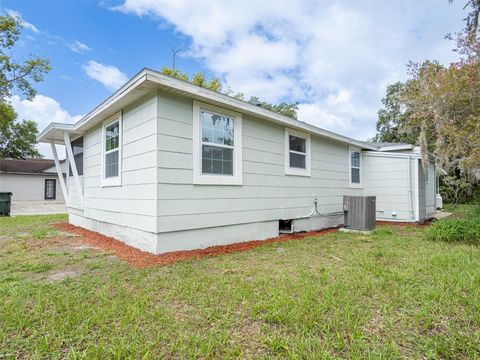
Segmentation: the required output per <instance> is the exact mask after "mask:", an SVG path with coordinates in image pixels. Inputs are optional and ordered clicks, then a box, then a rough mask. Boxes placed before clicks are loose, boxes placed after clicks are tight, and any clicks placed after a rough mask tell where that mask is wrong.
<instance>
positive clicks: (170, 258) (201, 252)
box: [54, 223, 338, 269]
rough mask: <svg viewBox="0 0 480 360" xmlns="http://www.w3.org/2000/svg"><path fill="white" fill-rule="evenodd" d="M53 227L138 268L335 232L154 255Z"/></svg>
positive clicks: (86, 233) (82, 232) (76, 229)
mask: <svg viewBox="0 0 480 360" xmlns="http://www.w3.org/2000/svg"><path fill="white" fill-rule="evenodd" d="M54 226H55V228H56V229H58V230H61V231H66V232H70V233H73V234H77V235H80V236H81V237H82V238H81V241H83V242H86V243H87V244H90V245H92V246H95V247H98V248H100V249H102V250H106V251H109V252H112V253H113V254H114V255H115V256H117V257H118V258H120V259H122V260H125V261H127V262H128V263H129V264H130V265H131V266H133V267H135V268H139V269H143V268H148V267H152V266H158V265H169V264H174V263H176V262H178V261H183V260H190V259H200V258H203V257H207V256H218V255H223V254H230V253H233V252H239V251H249V250H250V249H253V248H256V247H258V246H262V245H264V244H270V243H277V242H286V241H290V240H298V239H303V238H304V237H307V236H322V235H326V234H330V233H333V232H336V231H338V229H337V228H333V229H326V230H321V231H312V232H308V233H297V234H289V235H282V236H279V237H276V238H271V239H267V240H252V241H246V242H241V243H234V244H230V245H218V246H211V247H208V248H205V249H198V250H184V251H174V252H169V253H164V254H159V255H154V254H151V253H148V252H145V251H141V250H138V249H136V248H134V247H131V246H129V245H126V244H124V243H123V242H121V241H119V240H116V239H114V238H112V237H108V236H105V235H102V234H100V233H97V232H94V231H90V230H87V229H84V228H81V227H78V226H74V225H71V224H68V223H57V224H55V225H54Z"/></svg>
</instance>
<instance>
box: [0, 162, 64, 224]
mask: <svg viewBox="0 0 480 360" xmlns="http://www.w3.org/2000/svg"><path fill="white" fill-rule="evenodd" d="M65 165H66V164H65V161H63V162H62V165H61V166H62V172H63V173H64V174H63V175H65ZM58 184H59V180H58V175H57V170H56V168H55V163H54V160H48V159H25V160H11V159H0V192H11V193H12V194H13V195H12V211H11V213H12V215H15V214H40V213H58V212H66V207H65V201H64V198H63V193H62V191H61V190H60V189H59V185H58Z"/></svg>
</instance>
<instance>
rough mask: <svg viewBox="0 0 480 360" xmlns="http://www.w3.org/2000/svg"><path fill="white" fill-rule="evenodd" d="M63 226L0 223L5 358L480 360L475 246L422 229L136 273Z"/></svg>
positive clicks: (0, 339)
mask: <svg viewBox="0 0 480 360" xmlns="http://www.w3.org/2000/svg"><path fill="white" fill-rule="evenodd" d="M459 213H461V212H459ZM460 216H461V215H460ZM59 220H65V217H63V216H32V217H17V218H0V359H3V358H101V359H104V358H118V359H123V358H145V359H158V358H162V357H163V358H165V357H167V358H197V357H200V358H212V357H214V358H238V357H240V358H273V357H280V358H285V357H287V358H330V357H332V358H333V357H346V358H388V359H391V358H404V357H410V358H475V357H480V251H479V248H478V247H472V246H466V245H454V244H448V243H442V242H429V241H427V240H424V239H423V235H422V233H423V231H424V230H423V229H421V228H414V227H403V228H400V227H381V228H379V229H378V230H377V231H376V232H375V234H374V235H373V236H365V235H356V234H341V233H335V234H330V235H326V236H323V237H317V238H315V237H312V238H305V239H303V240H299V241H291V242H287V243H276V244H270V245H265V246H262V247H259V248H256V249H254V250H252V251H249V252H242V253H236V254H231V255H224V256H220V257H212V258H206V259H203V260H197V261H188V262H182V263H177V264H176V265H171V266H165V267H156V268H150V269H146V270H137V269H133V268H131V267H129V266H128V265H127V264H126V263H124V262H122V261H119V260H117V259H115V258H113V257H112V256H111V255H109V254H106V253H103V252H100V251H95V250H91V249H83V248H79V247H74V246H73V245H68V244H69V241H71V239H67V240H59V238H58V237H59V236H60V235H61V234H59V233H58V232H57V231H55V230H53V229H52V228H51V225H50V224H51V223H52V222H55V221H59ZM59 273H60V274H61V273H64V274H70V275H72V277H69V278H68V277H67V278H65V279H63V280H59V279H58V278H57V277H56V276H57V275H58V274H59ZM60 277H61V276H60Z"/></svg>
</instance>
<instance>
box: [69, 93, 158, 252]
mask: <svg viewBox="0 0 480 360" xmlns="http://www.w3.org/2000/svg"><path fill="white" fill-rule="evenodd" d="M110 119H111V118H108V119H105V121H109V120H110ZM156 133H157V96H156V93H154V94H151V95H149V96H146V97H144V98H142V99H141V100H140V101H138V102H136V103H134V104H132V105H131V106H128V107H126V108H125V109H124V110H123V114H122V151H121V163H122V166H121V181H122V183H121V185H120V186H102V183H101V176H102V175H101V173H102V172H101V166H102V126H97V127H96V128H94V129H92V130H91V131H89V132H88V133H87V134H85V135H84V153H83V154H84V171H83V174H84V175H83V177H80V178H81V181H82V183H83V189H84V201H83V204H79V205H80V206H75V205H73V206H74V207H76V208H77V209H75V210H81V211H80V212H78V211H72V213H73V216H71V219H70V221H71V222H72V223H74V224H76V225H79V226H82V224H83V225H85V226H88V227H89V228H100V225H99V224H104V226H103V227H102V232H103V233H106V234H107V235H110V236H115V237H116V238H118V239H120V240H123V241H125V242H126V243H128V244H130V245H133V246H137V247H140V248H142V249H143V250H147V251H152V252H155V248H156V243H155V241H153V240H151V236H150V237H149V235H145V236H146V237H147V238H148V239H150V240H145V239H144V240H142V241H141V244H138V243H137V240H135V239H136V238H137V239H139V236H138V234H139V233H142V232H145V234H148V233H150V234H151V233H156V226H157V221H156V215H157V200H156V197H157V196H156V190H157V184H156V182H157V178H156V176H157V141H156V140H157V135H156ZM68 188H69V193H70V194H71V195H70V196H73V199H75V198H78V197H77V196H76V190H75V183H74V179H73V177H70V178H69V186H68ZM72 204H78V200H77V201H75V200H74V201H73V202H72ZM82 205H83V206H82ZM108 224H111V225H112V226H108ZM113 225H117V226H120V227H123V228H125V227H126V228H128V229H131V230H129V231H123V232H122V231H118V229H117V228H116V227H115V226H113ZM133 233H135V236H132V234H133Z"/></svg>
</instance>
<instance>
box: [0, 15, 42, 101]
mask: <svg viewBox="0 0 480 360" xmlns="http://www.w3.org/2000/svg"><path fill="white" fill-rule="evenodd" d="M20 31H21V25H20V19H19V18H17V17H13V16H10V15H0V99H5V98H8V97H10V96H12V92H13V91H14V90H17V91H19V92H20V93H22V94H23V95H25V96H26V97H27V99H29V100H31V99H33V98H34V97H35V94H36V91H35V89H34V88H33V87H32V85H31V84H30V81H33V82H39V81H42V80H43V76H44V74H46V73H48V72H49V71H50V69H51V68H50V61H49V60H48V59H46V58H40V57H36V56H33V57H31V58H30V59H28V60H25V61H23V62H17V61H15V60H14V59H12V57H11V56H10V55H9V52H10V51H11V50H12V48H13V46H14V45H15V43H16V41H17V40H18V39H19V36H20Z"/></svg>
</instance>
